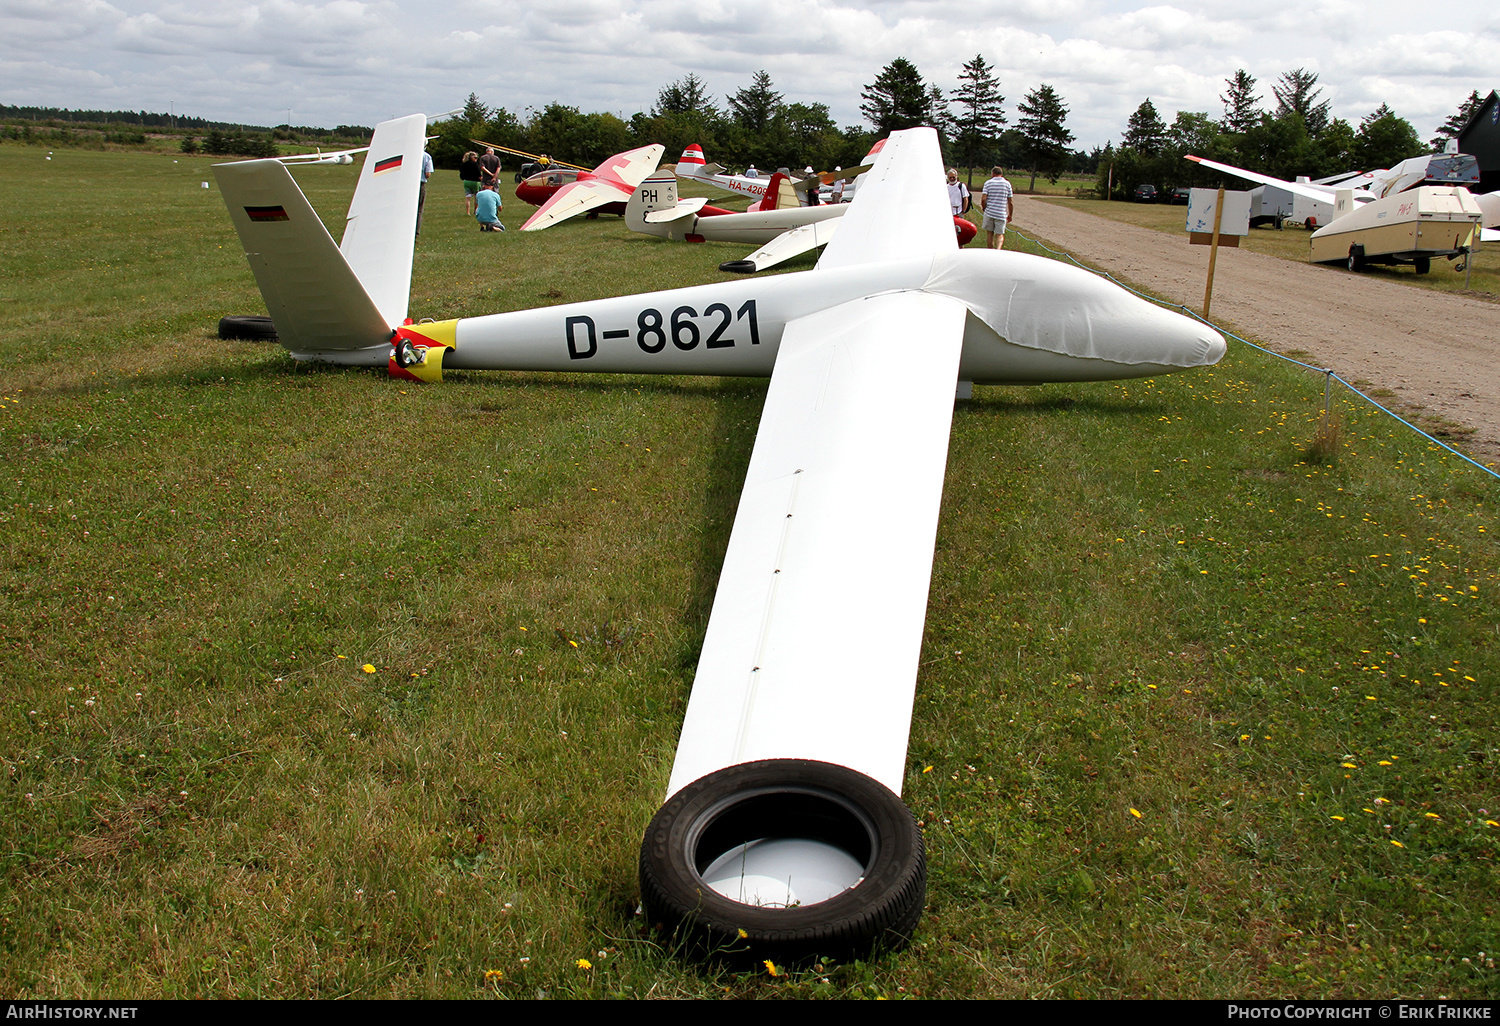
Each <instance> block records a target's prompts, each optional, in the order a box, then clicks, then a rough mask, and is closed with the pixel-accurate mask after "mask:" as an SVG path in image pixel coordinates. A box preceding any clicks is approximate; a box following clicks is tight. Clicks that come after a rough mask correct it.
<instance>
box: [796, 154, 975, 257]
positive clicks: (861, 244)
mask: <svg viewBox="0 0 1500 1026" xmlns="http://www.w3.org/2000/svg"><path fill="white" fill-rule="evenodd" d="M943 182H944V178H943V162H942V155H941V153H940V152H939V151H938V145H937V133H935V132H933V131H932V129H930V128H913V129H908V130H907V131H905V132H892V133H891V137H890V138H889V139H888V140H886V143H885V146H884V147H882V149H881V151H880V155H879V157H877V158H876V160H875V166H874V167H873V168H871V169H870V170H869V171H867V172H866V173H865V174H864V175H863V176H861V177H860V179H859V191H858V193H857V194H856V196H855V200H854V202H853V203H851V204H850V207H849V212H848V213H847V214H845V215H844V223H843V224H842V225H841V226H840V227H839V233H838V237H837V238H835V239H834V240H833V242H831V243H829V245H828V248H827V249H825V250H824V251H823V256H822V259H820V260H819V261H818V266H819V267H848V266H851V265H854V264H863V263H875V262H878V261H886V260H899V259H902V258H906V257H915V256H935V255H936V254H938V253H952V252H955V251H957V249H958V239H957V237H956V236H955V235H954V234H953V214H952V213H951V208H950V206H949V204H948V189H947V187H946V186H945V185H944V184H943Z"/></svg>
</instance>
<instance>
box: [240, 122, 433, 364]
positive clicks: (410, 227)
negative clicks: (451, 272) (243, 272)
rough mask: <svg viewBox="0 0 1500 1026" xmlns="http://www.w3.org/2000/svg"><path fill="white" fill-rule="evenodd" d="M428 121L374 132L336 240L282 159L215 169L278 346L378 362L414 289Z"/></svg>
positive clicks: (333, 358)
mask: <svg viewBox="0 0 1500 1026" xmlns="http://www.w3.org/2000/svg"><path fill="white" fill-rule="evenodd" d="M426 127H427V119H426V117H425V116H423V115H421V114H413V115H411V116H409V117H405V118H398V119H397V120H395V121H387V122H384V123H383V124H381V125H380V126H378V127H377V128H376V129H375V134H374V136H373V138H372V139H371V142H370V148H369V151H368V152H369V155H368V156H367V157H366V160H365V165H364V168H363V170H362V171H361V172H360V177H359V183H358V185H357V186H356V187H355V190H354V198H353V199H352V200H351V201H350V204H349V215H348V222H347V224H346V226H345V229H344V241H343V245H342V246H338V245H335V244H334V241H333V237H332V236H330V235H329V234H328V229H327V228H326V227H325V226H324V225H323V222H322V220H320V219H319V217H318V215H317V213H316V212H315V211H314V210H313V209H312V206H311V204H309V203H308V202H307V197H306V196H305V195H303V193H302V190H301V189H300V188H298V186H297V183H296V181H295V180H294V179H293V178H292V176H291V174H290V172H288V170H287V168H286V166H285V165H284V164H283V163H281V162H280V161H279V160H274V159H271V160H250V161H240V162H237V163H232V164H217V165H215V166H214V169H213V170H214V177H215V178H216V179H217V180H218V183H219V191H220V192H221V193H222V194H223V196H224V202H225V204H226V205H227V206H228V207H229V216H230V218H231V219H232V220H233V221H234V226H235V230H236V231H237V232H238V233H239V237H240V243H241V245H243V246H244V248H245V257H246V259H247V260H249V262H250V267H251V270H253V271H254V272H255V280H256V284H258V285H259V286H260V291H261V295H262V296H263V297H264V298H265V301H266V308H267V310H268V311H269V313H270V314H271V321H272V323H274V324H275V325H276V332H277V334H278V335H279V336H280V338H281V342H282V344H283V345H285V346H286V347H287V349H289V350H290V351H291V352H292V355H293V356H295V357H298V358H299V359H319V360H326V361H329V362H332V363H343V364H380V363H384V362H386V360H387V358H388V355H389V343H390V340H391V337H392V335H393V328H394V327H395V326H396V325H399V324H401V323H402V322H403V321H404V320H405V319H406V312H407V304H408V301H409V297H410V293H411V265H412V247H413V244H414V241H415V233H416V217H417V189H418V183H419V182H420V180H421V172H422V159H421V154H422V147H423V144H424V134H425V132H426Z"/></svg>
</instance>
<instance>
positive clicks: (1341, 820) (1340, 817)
mask: <svg viewBox="0 0 1500 1026" xmlns="http://www.w3.org/2000/svg"><path fill="white" fill-rule="evenodd" d="M1333 818H1334V819H1336V820H1338V821H1339V822H1340V823H1342V822H1343V821H1344V817H1343V816H1334V817H1333Z"/></svg>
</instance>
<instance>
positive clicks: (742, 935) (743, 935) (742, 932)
mask: <svg viewBox="0 0 1500 1026" xmlns="http://www.w3.org/2000/svg"><path fill="white" fill-rule="evenodd" d="M931 768H932V767H930V766H929V767H928V769H931ZM734 932H735V933H737V934H739V935H740V940H749V939H750V935H749V934H748V933H746V932H745V928H744V927H743V926H742V927H740V928H739V929H738V930H736V931H734Z"/></svg>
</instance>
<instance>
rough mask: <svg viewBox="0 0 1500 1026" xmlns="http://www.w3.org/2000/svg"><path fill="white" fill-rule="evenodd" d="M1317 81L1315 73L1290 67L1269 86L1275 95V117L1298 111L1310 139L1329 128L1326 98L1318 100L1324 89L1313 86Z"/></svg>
mask: <svg viewBox="0 0 1500 1026" xmlns="http://www.w3.org/2000/svg"><path fill="white" fill-rule="evenodd" d="M1317 84H1318V74H1317V72H1315V71H1306V70H1304V69H1302V68H1293V69H1292V70H1291V71H1287V72H1283V73H1282V75H1281V77H1280V78H1278V79H1277V80H1276V84H1275V85H1274V86H1272V87H1271V92H1272V93H1274V94H1275V95H1276V116H1277V117H1278V118H1281V117H1285V116H1286V115H1288V114H1300V115H1301V116H1302V123H1303V124H1304V125H1306V126H1307V134H1308V136H1310V137H1311V138H1313V139H1316V138H1317V137H1318V136H1320V135H1322V134H1323V129H1325V128H1327V127H1328V104H1329V101H1328V100H1324V101H1323V102H1322V103H1319V102H1318V97H1319V96H1321V95H1323V90H1322V89H1318V88H1316V86H1317Z"/></svg>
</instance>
